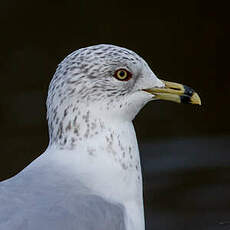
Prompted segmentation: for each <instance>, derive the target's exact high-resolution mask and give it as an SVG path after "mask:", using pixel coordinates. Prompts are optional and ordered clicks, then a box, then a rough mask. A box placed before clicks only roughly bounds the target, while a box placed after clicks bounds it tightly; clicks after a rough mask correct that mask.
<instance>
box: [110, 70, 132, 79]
mask: <svg viewBox="0 0 230 230" xmlns="http://www.w3.org/2000/svg"><path fill="white" fill-rule="evenodd" d="M114 77H115V78H116V79H118V80H119V81H128V80H130V78H132V73H130V72H129V71H128V70H126V69H118V70H116V72H115V73H114Z"/></svg>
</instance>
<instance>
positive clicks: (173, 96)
mask: <svg viewBox="0 0 230 230" xmlns="http://www.w3.org/2000/svg"><path fill="white" fill-rule="evenodd" d="M162 82H163V83H164V84H165V87H163V88H157V87H156V88H149V89H144V91H146V92H148V93H151V94H153V95H154V98H155V99H156V100H165V101H173V102H177V103H185V104H189V103H190V104H197V105H201V100H200V97H199V95H198V94H197V93H196V92H195V91H194V90H193V89H192V88H190V87H188V86H186V85H182V84H178V83H174V82H169V81H163V80H162Z"/></svg>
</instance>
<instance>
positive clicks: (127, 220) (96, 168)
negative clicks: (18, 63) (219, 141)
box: [0, 45, 165, 230]
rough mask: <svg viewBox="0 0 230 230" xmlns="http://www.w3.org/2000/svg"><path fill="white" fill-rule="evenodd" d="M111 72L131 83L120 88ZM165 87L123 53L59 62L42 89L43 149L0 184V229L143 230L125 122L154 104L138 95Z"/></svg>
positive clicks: (110, 50)
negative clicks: (127, 75) (119, 73)
mask: <svg viewBox="0 0 230 230" xmlns="http://www.w3.org/2000/svg"><path fill="white" fill-rule="evenodd" d="M117 69H122V70H124V69H125V70H127V71H128V72H130V73H132V76H131V75H130V76H131V77H130V79H128V80H127V81H122V80H123V79H122V80H121V79H120V80H119V79H117V78H116V76H115V77H114V73H115V72H116V71H117ZM121 77H123V76H121ZM164 86H165V83H164V82H162V81H160V80H159V79H158V78H157V77H156V76H155V75H154V74H153V72H152V71H151V70H150V68H149V67H148V65H147V64H146V62H145V61H144V60H143V59H142V58H141V57H139V56H138V55H137V54H135V53H134V52H132V51H129V50H127V49H124V48H120V47H116V46H112V45H98V46H92V47H88V48H84V49H80V50H78V51H76V52H74V53H72V54H71V55H69V56H68V57H67V58H66V59H64V61H63V62H62V63H61V64H60V65H59V67H58V68H57V71H56V73H55V75H54V78H53V80H52V81H51V84H50V87H49V94H48V99H47V118H48V124H49V134H50V143H49V146H48V148H47V150H46V151H45V153H43V154H42V155H41V156H40V157H39V158H38V159H36V160H35V161H34V162H32V163H31V164H30V165H29V166H28V167H27V168H25V169H24V170H23V171H22V172H20V173H19V174H18V175H16V176H15V177H13V178H11V179H9V180H6V181H3V182H1V183H0V229H4V230H37V229H43V230H54V229H55V230H64V229H65V230H99V229H100V230H107V229H110V230H144V229H145V225H144V211H143V193H142V176H141V166H140V158H139V151H138V145H137V141H136V134H135V130H134V128H133V124H132V120H133V119H134V117H135V115H136V114H137V113H138V112H139V110H140V109H141V108H142V107H143V106H144V105H145V104H146V103H147V102H148V101H150V100H152V99H153V95H152V94H151V93H149V92H146V91H144V90H145V89H149V88H151V89H152V88H162V87H164ZM158 90H159V89H158ZM158 93H159V92H158Z"/></svg>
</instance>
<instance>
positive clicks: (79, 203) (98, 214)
mask: <svg viewBox="0 0 230 230" xmlns="http://www.w3.org/2000/svg"><path fill="white" fill-rule="evenodd" d="M38 184H39V186H38ZM77 187H78V189H77V190H78V192H74V193H73V192H72V189H73V188H72V187H71V185H69V184H68V183H67V184H65V185H64V186H63V184H62V185H61V186H59V184H58V183H52V184H50V183H47V181H45V178H44V181H40V182H39V181H37V180H36V179H34V180H31V178H26V177H25V176H22V177H20V176H19V177H14V178H13V179H10V180H7V181H4V182H1V183H0V229H4V230H40V229H43V230H108V229H109V230H125V215H124V209H123V207H122V206H121V205H118V204H114V203H111V202H109V201H106V200H105V199H103V198H102V197H100V196H98V195H95V194H90V191H89V190H87V189H86V188H85V187H84V186H83V185H82V184H81V183H78V186H77ZM75 190H76V182H75Z"/></svg>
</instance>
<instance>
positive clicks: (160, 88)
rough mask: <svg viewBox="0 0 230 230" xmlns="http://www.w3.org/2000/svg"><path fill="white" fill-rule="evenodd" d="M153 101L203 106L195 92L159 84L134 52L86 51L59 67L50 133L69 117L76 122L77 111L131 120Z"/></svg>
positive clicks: (110, 47)
mask: <svg viewBox="0 0 230 230" xmlns="http://www.w3.org/2000/svg"><path fill="white" fill-rule="evenodd" d="M151 100H169V101H174V102H178V103H180V102H184V103H193V104H200V99H199V96H198V95H197V94H196V93H195V92H194V90H192V89H191V88H189V87H187V86H184V85H181V84H177V83H171V82H166V81H163V80H160V79H158V78H157V77H156V75H155V74H154V73H153V71H152V70H151V69H150V67H149V66H148V64H147V63H146V62H145V60H144V59H143V58H141V57H140V56H139V55H138V54H136V53H135V52H133V51H131V50H128V49H126V48H122V47H118V46H114V45H105V44H102V45H95V46H90V47H86V48H82V49H79V50H77V51H75V52H73V53H71V54H70V55H68V56H67V57H66V58H65V59H64V60H63V61H62V62H61V63H60V64H59V65H58V68H57V70H56V72H55V74H54V77H53V79H52V81H51V83H50V86H49V92H48V99H47V117H48V123H49V129H50V132H53V129H54V126H55V125H58V124H59V126H60V122H61V121H62V125H63V121H64V120H65V118H66V117H68V119H69V120H70V119H72V120H73V119H74V117H73V116H75V115H76V111H77V110H81V111H86V110H87V111H91V112H92V113H94V114H97V116H100V117H104V118H105V119H107V118H108V119H113V120H129V121H131V120H132V119H134V117H135V115H136V114H137V113H138V112H139V110H140V109H141V108H142V107H143V106H144V105H145V104H146V103H147V102H149V101H151ZM71 117H72V118H71ZM72 125H73V124H71V126H72Z"/></svg>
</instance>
